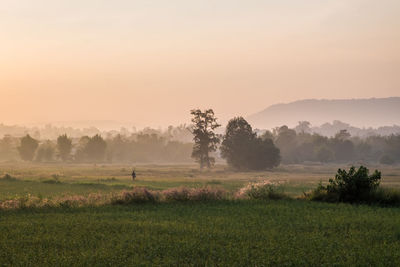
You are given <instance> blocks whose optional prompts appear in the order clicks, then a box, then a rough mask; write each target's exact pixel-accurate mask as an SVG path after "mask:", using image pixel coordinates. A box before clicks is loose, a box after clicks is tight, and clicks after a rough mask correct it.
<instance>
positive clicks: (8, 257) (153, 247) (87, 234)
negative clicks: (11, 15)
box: [0, 201, 400, 266]
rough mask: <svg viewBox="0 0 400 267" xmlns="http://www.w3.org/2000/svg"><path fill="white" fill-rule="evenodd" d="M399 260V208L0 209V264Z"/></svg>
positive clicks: (297, 204) (238, 204)
mask: <svg viewBox="0 0 400 267" xmlns="http://www.w3.org/2000/svg"><path fill="white" fill-rule="evenodd" d="M125 264H129V265H133V264H135V265H172V264H173V265H201V266H203V265H225V266H232V265H240V266H248V265H252V266H254V265H358V266H360V265H364V266H365V265H380V266H399V264H400V209H399V208H379V207H370V206H356V205H354V206H352V205H347V204H339V205H337V204H327V203H315V202H306V201H269V202H257V201H221V202H207V203H190V202H189V203H163V204H142V205H128V206H105V207H96V208H89V207H88V208H76V209H72V208H53V209H37V210H35V209H29V210H11V211H0V265H36V266H37V265H41V266H46V265H125Z"/></svg>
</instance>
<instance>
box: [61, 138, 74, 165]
mask: <svg viewBox="0 0 400 267" xmlns="http://www.w3.org/2000/svg"><path fill="white" fill-rule="evenodd" d="M57 150H58V153H59V156H60V158H61V160H62V161H67V160H68V159H69V157H70V155H71V150H72V140H71V138H68V136H67V135H66V134H63V135H60V136H59V137H58V138H57Z"/></svg>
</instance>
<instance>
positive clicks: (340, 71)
mask: <svg viewBox="0 0 400 267" xmlns="http://www.w3.org/2000/svg"><path fill="white" fill-rule="evenodd" d="M399 47H400V1H399V0H381V1H377V0H324V1H321V0H296V1H294V0H292V1H289V0H280V1H257V0H249V1H243V0H229V1H228V0H218V1H215V0H214V1H210V0H209V1H206V0H202V1H187V0H179V1H178V0H169V1H165V0H159V1H152V0H142V1H133V0H132V1H128V0H126V1H122V0H120V1H116V0H114V1H109V0H107V1H102V0H91V1H89V0H86V1H78V0H58V1H54V0H47V1H45V0H35V1H32V0H18V1H15V0H2V1H1V4H0V123H1V122H3V123H7V124H12V123H32V122H43V123H45V122H51V121H81V120H115V121H121V122H129V123H131V124H135V125H137V126H139V127H142V126H144V125H149V126H167V125H169V124H173V125H177V124H179V123H182V122H188V121H189V120H190V115H189V110H190V109H192V108H195V107H200V108H209V107H210V108H214V110H215V111H216V113H217V116H218V117H219V118H221V120H227V119H229V118H231V117H232V116H235V115H243V116H246V115H249V114H251V113H254V112H258V111H260V110H262V109H264V108H266V107H267V106H269V105H271V104H275V103H279V102H289V101H293V100H298V99H305V98H370V97H388V96H399V95H400V49H399Z"/></svg>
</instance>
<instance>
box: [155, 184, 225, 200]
mask: <svg viewBox="0 0 400 267" xmlns="http://www.w3.org/2000/svg"><path fill="white" fill-rule="evenodd" d="M226 196H227V192H226V191H225V190H222V189H218V188H211V187H204V188H186V187H179V188H171V189H167V190H164V191H162V197H163V199H165V200H166V201H214V200H222V199H224V198H226Z"/></svg>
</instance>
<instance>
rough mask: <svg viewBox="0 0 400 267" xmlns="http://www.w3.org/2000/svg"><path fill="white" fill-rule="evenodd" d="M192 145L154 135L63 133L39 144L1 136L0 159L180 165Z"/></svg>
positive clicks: (31, 139) (27, 139)
mask: <svg viewBox="0 0 400 267" xmlns="http://www.w3.org/2000/svg"><path fill="white" fill-rule="evenodd" d="M192 146H193V145H192V143H183V142H179V141H174V140H168V139H167V138H165V137H162V136H159V135H157V134H138V135H131V136H122V135H120V134H118V135H116V136H114V137H109V138H103V137H102V136H101V135H99V134H96V135H94V136H92V137H90V136H83V137H81V138H71V137H69V136H67V135H66V134H64V135H60V136H59V137H58V138H57V140H44V141H39V140H37V139H35V138H33V137H31V136H30V135H29V134H28V135H26V136H24V137H22V138H14V137H11V136H5V137H4V138H3V139H0V160H3V161H4V160H18V159H22V160H24V161H34V162H57V161H60V162H75V163H97V162H108V163H113V162H119V163H132V162H135V163H152V162H165V163H172V162H175V163H184V162H190V161H191V158H190V155H191V151H192Z"/></svg>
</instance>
